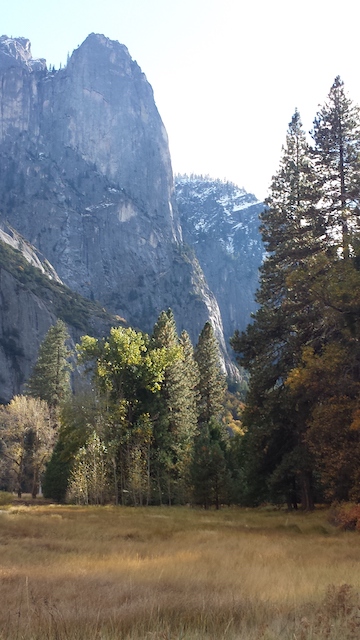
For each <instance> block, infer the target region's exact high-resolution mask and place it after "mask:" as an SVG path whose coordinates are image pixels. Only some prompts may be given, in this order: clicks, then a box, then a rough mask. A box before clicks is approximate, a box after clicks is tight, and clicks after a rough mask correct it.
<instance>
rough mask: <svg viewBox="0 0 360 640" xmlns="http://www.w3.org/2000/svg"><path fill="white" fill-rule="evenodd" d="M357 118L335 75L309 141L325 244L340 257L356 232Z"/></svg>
mask: <svg viewBox="0 0 360 640" xmlns="http://www.w3.org/2000/svg"><path fill="white" fill-rule="evenodd" d="M359 115H360V112H359V108H358V107H357V106H355V105H354V104H353V103H352V101H351V100H350V99H349V98H348V97H347V96H346V93H345V90H344V83H343V82H342V80H341V79H340V77H339V76H337V77H336V78H335V81H334V83H333V85H332V87H331V89H330V92H329V95H328V98H327V101H326V102H325V104H324V106H323V107H322V109H321V110H320V111H319V112H318V114H317V116H316V118H315V121H314V129H313V139H314V143H315V146H314V156H315V158H316V163H317V177H318V181H319V186H320V188H321V195H322V197H321V203H320V207H321V210H322V214H323V216H324V218H325V222H326V225H327V235H328V244H329V245H335V246H339V247H340V248H341V250H342V255H343V257H344V258H347V257H349V255H350V253H351V251H352V246H351V244H352V240H351V239H352V236H353V235H354V233H358V232H359V230H360V223H359V213H360V210H359V204H360V117H359Z"/></svg>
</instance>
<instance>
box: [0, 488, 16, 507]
mask: <svg viewBox="0 0 360 640" xmlns="http://www.w3.org/2000/svg"><path fill="white" fill-rule="evenodd" d="M13 499H14V496H13V494H12V493H9V492H8V491H0V506H4V505H6V504H11V503H12V501H13Z"/></svg>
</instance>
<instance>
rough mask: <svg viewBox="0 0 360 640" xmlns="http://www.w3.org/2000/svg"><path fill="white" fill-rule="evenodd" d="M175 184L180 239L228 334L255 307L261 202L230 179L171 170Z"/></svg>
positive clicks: (261, 250) (244, 323)
mask: <svg viewBox="0 0 360 640" xmlns="http://www.w3.org/2000/svg"><path fill="white" fill-rule="evenodd" d="M175 186H176V200H177V205H178V210H179V213H180V220H181V225H182V230H183V237H184V241H185V242H186V243H187V244H188V245H189V246H191V247H192V248H193V250H194V252H195V254H196V256H197V258H198V260H199V262H200V264H201V268H202V269H203V271H204V274H205V277H206V280H207V282H208V284H209V287H210V288H211V290H212V291H213V293H214V295H215V297H216V300H217V302H218V303H219V307H220V312H221V316H222V321H223V327H224V334H225V339H226V340H228V338H230V336H232V335H233V333H234V331H235V329H239V330H240V331H242V330H244V329H245V328H246V326H247V325H248V323H249V322H250V318H251V314H252V313H253V312H254V311H255V310H256V303H255V292H256V289H257V287H258V284H259V282H258V270H259V267H260V265H261V263H262V260H263V255H264V246H263V243H262V240H261V236H260V233H259V224H260V223H259V214H260V212H261V211H262V210H263V208H264V204H263V203H262V202H259V201H258V200H257V199H256V198H255V196H254V195H252V194H250V193H247V192H246V191H245V190H244V189H242V188H240V187H238V186H236V185H235V184H233V183H231V182H226V181H221V180H212V179H211V178H209V177H206V176H194V175H193V176H177V178H176V180H175Z"/></svg>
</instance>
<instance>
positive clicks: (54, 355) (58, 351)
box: [27, 320, 71, 427]
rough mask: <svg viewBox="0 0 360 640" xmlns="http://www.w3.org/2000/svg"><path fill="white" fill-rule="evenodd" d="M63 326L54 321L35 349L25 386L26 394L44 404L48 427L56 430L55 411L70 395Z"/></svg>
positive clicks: (67, 337) (56, 418) (67, 359)
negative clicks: (47, 406)
mask: <svg viewBox="0 0 360 640" xmlns="http://www.w3.org/2000/svg"><path fill="white" fill-rule="evenodd" d="M68 340H69V334H68V332H67V329H66V325H65V324H64V322H63V321H62V320H58V321H57V322H56V324H55V325H53V326H52V327H50V329H49V330H48V332H47V334H46V335H45V338H44V340H43V342H42V343H41V345H40V348H39V355H38V359H37V361H36V363H35V366H34V368H33V371H32V374H31V376H30V379H29V380H28V383H27V393H28V395H31V396H33V397H35V398H40V399H41V400H45V402H47V403H48V405H49V408H50V412H51V417H52V423H53V426H54V427H57V426H58V418H59V408H60V405H61V403H62V402H63V401H64V399H65V398H66V396H67V394H68V393H69V392H70V374H69V372H70V365H69V357H70V354H71V352H70V350H69V349H68V347H67V344H66V343H67V341H68Z"/></svg>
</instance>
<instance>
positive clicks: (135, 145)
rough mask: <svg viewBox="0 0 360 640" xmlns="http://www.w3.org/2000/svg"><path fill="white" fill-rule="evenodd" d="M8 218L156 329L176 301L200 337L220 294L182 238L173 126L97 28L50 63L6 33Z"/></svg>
mask: <svg viewBox="0 0 360 640" xmlns="http://www.w3.org/2000/svg"><path fill="white" fill-rule="evenodd" d="M0 76H1V83H0V87H1V88H0V108H1V114H2V116H1V126H0V166H1V171H0V203H1V213H2V217H3V218H4V219H6V220H7V221H8V222H9V223H10V224H11V226H12V227H14V228H15V229H16V230H17V231H18V232H19V233H21V235H22V236H24V237H25V238H26V239H27V240H28V241H29V242H31V243H32V244H33V245H34V246H35V247H36V248H37V249H38V250H39V251H41V252H42V254H43V255H44V256H45V257H46V258H47V260H48V261H49V262H50V263H52V264H53V265H54V268H55V269H56V272H57V273H58V275H59V277H60V278H61V280H62V281H63V282H64V283H65V284H67V285H68V286H69V287H71V288H72V289H74V290H75V291H77V292H79V293H81V294H82V295H84V296H86V297H88V298H90V299H96V300H100V301H101V302H102V304H103V305H105V306H106V307H107V308H108V309H109V310H110V311H112V312H115V313H117V314H119V315H120V316H122V317H124V318H126V320H127V322H128V323H129V324H131V325H133V326H135V327H139V328H141V329H143V330H145V331H149V330H150V329H151V328H152V326H153V324H154V322H155V320H156V318H157V316H158V314H159V312H160V311H161V310H162V309H166V308H168V307H171V308H172V309H173V311H174V314H175V317H176V320H177V325H178V329H179V330H182V329H184V328H185V329H187V330H188V331H189V333H190V335H191V337H192V339H193V340H194V341H195V340H196V339H197V337H198V335H199V333H200V331H201V328H202V326H203V324H204V323H205V321H206V320H207V319H208V318H209V317H211V318H212V320H213V324H214V326H215V329H216V332H217V336H218V338H219V340H220V342H221V343H222V346H223V349H226V346H225V343H224V339H223V334H222V323H221V317H220V313H219V309H218V305H217V302H216V299H215V297H214V295H213V294H212V293H211V291H210V289H209V287H208V285H207V283H206V280H205V278H204V276H203V273H202V271H201V268H200V267H199V265H198V263H197V261H196V259H194V257H193V256H192V255H191V254H189V253H188V252H186V251H185V250H184V248H183V244H182V234H181V227H180V222H179V218H178V214H177V210H176V205H175V201H174V187H173V177H172V170H171V162H170V156H169V150H168V142H167V135H166V132H165V129H164V126H163V123H162V121H161V118H160V116H159V114H158V111H157V109H156V106H155V102H154V99H153V93H152V89H151V87H150V85H149V83H148V82H147V80H146V78H145V76H144V74H143V73H142V72H141V70H140V68H139V66H138V65H137V63H136V62H134V61H133V60H132V59H131V57H130V55H129V53H128V51H127V49H126V47H124V46H123V45H121V44H119V43H118V42H114V41H111V40H108V39H107V38H105V37H104V36H102V35H95V34H91V35H90V36H88V38H87V39H86V40H85V42H84V43H83V44H82V45H81V46H80V47H79V48H78V49H77V50H76V51H74V53H73V54H72V56H71V58H70V60H69V62H68V64H67V67H66V68H65V69H62V70H58V71H52V70H50V71H48V70H47V69H46V65H45V62H44V61H43V60H32V58H31V52H30V44H29V42H28V41H27V40H25V39H23V38H18V39H9V38H7V37H6V36H3V37H2V38H0Z"/></svg>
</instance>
